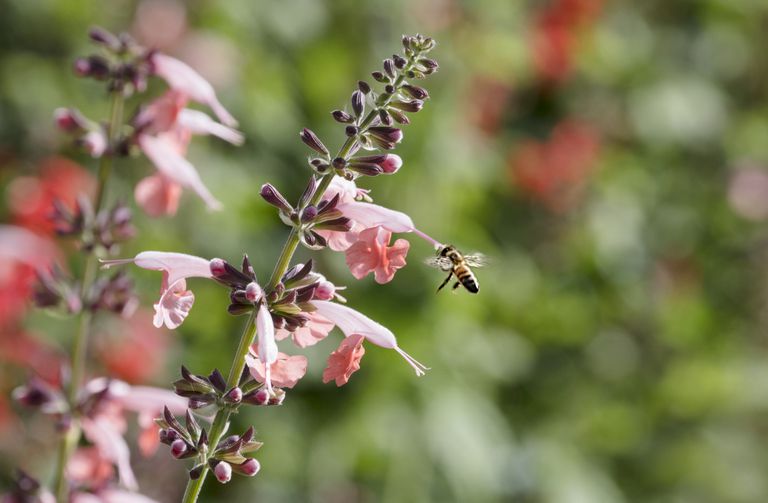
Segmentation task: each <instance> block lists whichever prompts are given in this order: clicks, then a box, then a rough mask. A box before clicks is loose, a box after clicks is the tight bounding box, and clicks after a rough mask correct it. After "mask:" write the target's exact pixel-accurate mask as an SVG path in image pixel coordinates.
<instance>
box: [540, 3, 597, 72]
mask: <svg viewBox="0 0 768 503" xmlns="http://www.w3.org/2000/svg"><path fill="white" fill-rule="evenodd" d="M601 8H602V0H553V1H552V2H550V3H549V5H548V6H547V7H546V8H544V9H543V10H541V11H539V12H538V13H537V14H536V15H535V17H534V21H533V34H532V36H531V51H532V58H533V64H534V67H535V69H536V73H537V76H538V77H539V78H540V79H542V80H544V81H545V82H549V83H552V84H557V83H560V82H562V81H564V80H565V79H566V78H568V76H569V75H570V73H571V70H572V69H573V52H574V49H575V45H576V41H577V38H578V35H579V32H580V30H582V29H584V28H585V27H586V26H589V25H590V24H591V23H592V21H593V20H594V19H595V17H597V15H598V14H599V12H600V9H601Z"/></svg>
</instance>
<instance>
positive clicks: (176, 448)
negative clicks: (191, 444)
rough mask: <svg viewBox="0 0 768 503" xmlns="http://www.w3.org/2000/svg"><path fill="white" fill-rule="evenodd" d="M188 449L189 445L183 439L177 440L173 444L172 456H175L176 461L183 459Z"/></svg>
mask: <svg viewBox="0 0 768 503" xmlns="http://www.w3.org/2000/svg"><path fill="white" fill-rule="evenodd" d="M187 450H188V447H187V443H186V442H185V441H184V440H182V439H180V438H179V439H176V440H174V441H173V443H172V444H171V456H173V457H174V458H176V459H181V457H182V456H184V454H186V453H187Z"/></svg>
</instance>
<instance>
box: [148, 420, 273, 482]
mask: <svg viewBox="0 0 768 503" xmlns="http://www.w3.org/2000/svg"><path fill="white" fill-rule="evenodd" d="M155 422H156V423H157V424H158V426H159V427H160V433H159V435H160V441H161V442H162V443H164V444H167V445H169V446H170V447H171V455H172V456H173V457H174V458H176V459H189V458H194V460H195V465H194V467H193V468H192V469H191V470H190V471H189V478H191V479H193V480H194V479H197V478H199V477H200V475H201V474H202V472H203V468H204V467H205V466H206V464H207V465H208V466H210V467H211V469H212V470H213V473H214V475H215V476H216V479H217V480H218V481H219V482H221V483H223V484H224V483H227V482H229V480H230V479H231V478H232V472H235V473H239V474H241V475H245V476H247V477H253V476H254V475H256V474H257V473H258V472H259V469H260V468H261V466H260V465H259V462H258V461H257V460H256V459H254V458H250V457H246V456H245V454H248V453H251V452H255V451H257V450H258V449H259V448H260V447H261V446H262V443H261V442H258V441H256V440H254V439H253V436H254V431H253V427H250V428H248V430H246V431H245V433H243V434H242V435H230V436H228V437H225V438H223V439H222V440H221V441H219V442H218V444H216V445H215V446H213V447H212V446H211V445H209V443H210V442H209V439H208V432H207V431H206V429H205V428H203V427H201V426H200V425H199V424H198V422H197V420H196V419H195V416H194V414H193V413H192V411H191V410H189V409H187V412H186V415H185V421H184V424H183V425H182V424H181V422H179V420H178V419H176V418H175V417H174V416H173V414H171V411H170V410H168V408H167V407H166V408H165V410H164V411H163V417H161V418H158V419H155Z"/></svg>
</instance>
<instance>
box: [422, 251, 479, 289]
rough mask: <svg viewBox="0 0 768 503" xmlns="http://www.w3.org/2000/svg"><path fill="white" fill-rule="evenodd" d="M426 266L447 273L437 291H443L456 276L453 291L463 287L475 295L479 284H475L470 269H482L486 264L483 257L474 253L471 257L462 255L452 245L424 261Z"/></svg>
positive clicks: (475, 280) (475, 279) (475, 281)
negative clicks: (460, 286)
mask: <svg viewBox="0 0 768 503" xmlns="http://www.w3.org/2000/svg"><path fill="white" fill-rule="evenodd" d="M426 262H427V265H428V266H431V267H436V268H438V269H440V270H441V271H446V272H448V277H447V278H445V281H443V282H442V284H441V285H440V286H439V287H437V291H438V292H439V291H440V290H442V289H443V287H444V286H445V285H446V284H448V282H449V281H450V280H451V277H452V276H456V280H457V281H456V283H455V284H454V285H453V289H454V290H456V289H457V288H458V287H459V285H462V286H464V288H466V289H467V291H468V292H471V293H477V292H479V291H480V284H479V283H478V282H477V278H476V277H475V274H474V273H473V272H472V269H471V268H472V267H482V266H483V265H485V263H486V258H485V256H483V255H481V254H479V253H476V254H472V255H462V254H461V252H460V251H459V250H457V249H456V247H455V246H453V245H444V246H442V247H440V248H439V249H438V250H437V253H436V254H435V256H434V257H430V258H428V259H427V260H426Z"/></svg>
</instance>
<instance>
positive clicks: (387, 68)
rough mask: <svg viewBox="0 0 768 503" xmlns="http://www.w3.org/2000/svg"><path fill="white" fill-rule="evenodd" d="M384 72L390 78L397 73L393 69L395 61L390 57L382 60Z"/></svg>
mask: <svg viewBox="0 0 768 503" xmlns="http://www.w3.org/2000/svg"><path fill="white" fill-rule="evenodd" d="M384 73H386V74H387V76H389V78H390V79H394V78H395V75H396V74H397V72H396V70H395V62H394V61H392V60H391V59H385V60H384Z"/></svg>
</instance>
